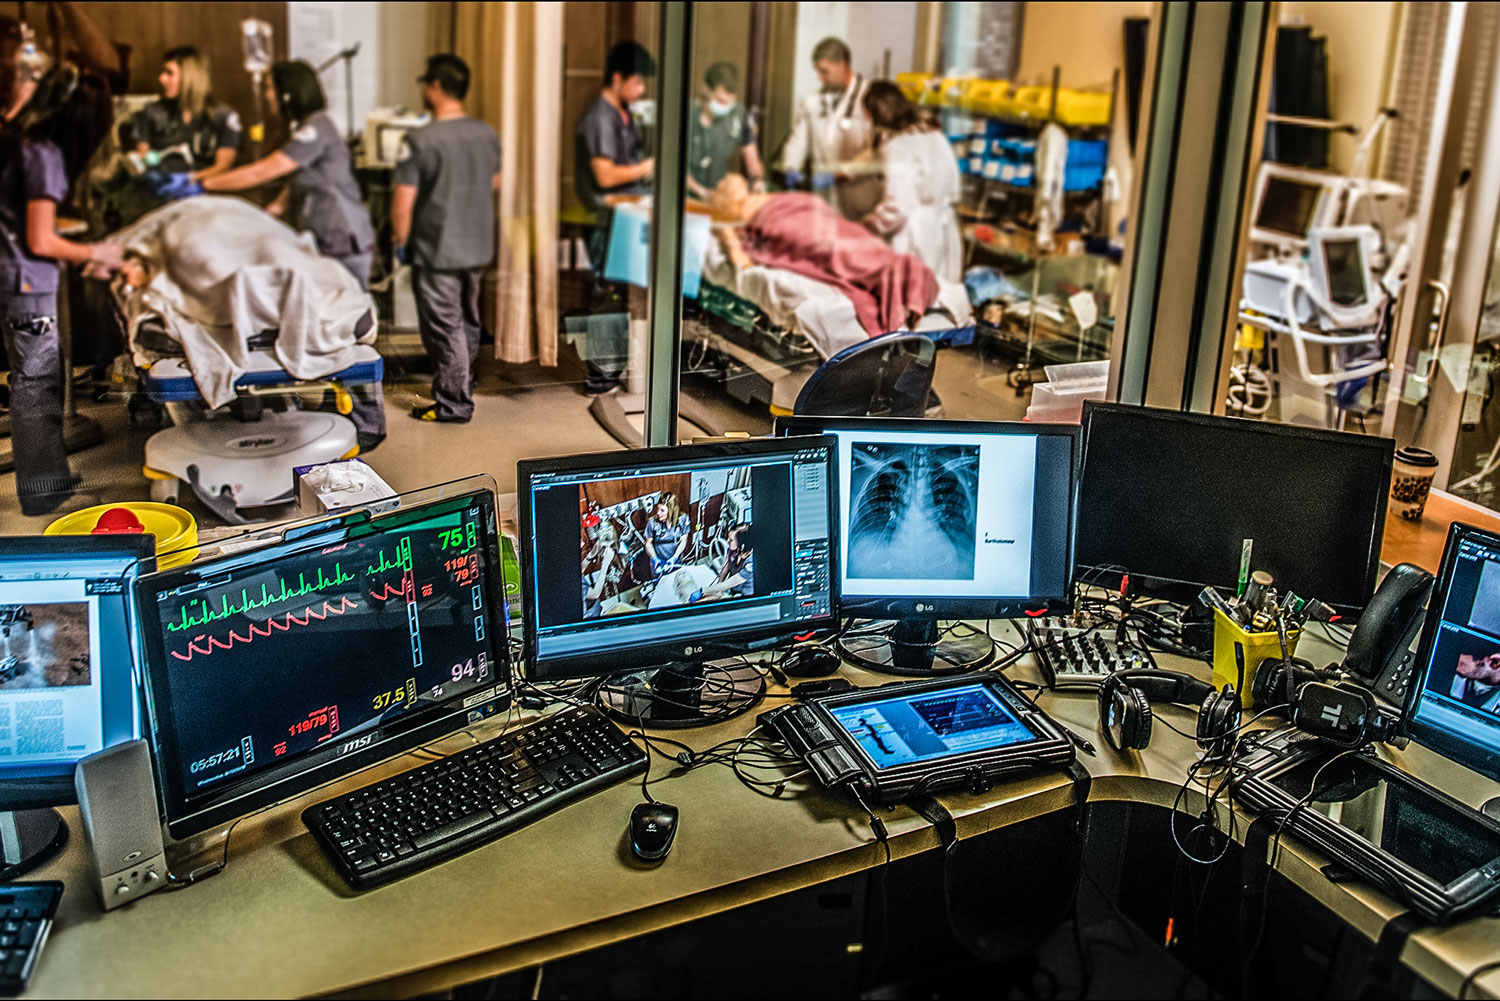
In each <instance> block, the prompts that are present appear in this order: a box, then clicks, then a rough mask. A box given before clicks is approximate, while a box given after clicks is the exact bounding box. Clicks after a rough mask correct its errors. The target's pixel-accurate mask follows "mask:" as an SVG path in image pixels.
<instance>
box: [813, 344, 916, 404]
mask: <svg viewBox="0 0 1500 1001" xmlns="http://www.w3.org/2000/svg"><path fill="white" fill-rule="evenodd" d="M936 359H937V346H936V345H935V344H933V342H932V339H931V338H930V337H928V336H926V335H925V334H913V333H905V332H902V333H893V334H881V335H880V336H878V337H872V338H870V339H869V340H867V341H863V342H861V343H859V344H856V345H854V346H853V347H849V348H845V349H844V350H843V351H840V352H839V353H838V354H836V355H834V356H833V357H832V358H830V359H828V360H827V361H825V362H824V363H823V364H822V365H820V366H819V367H818V370H817V371H815V372H814V373H813V374H812V377H811V378H809V379H808V380H807V383H806V384H805V385H803V387H802V391H801V392H800V393H798V394H797V402H796V403H795V404H794V405H793V407H792V412H793V413H795V414H799V415H808V416H814V417H922V416H925V415H926V412H927V405H928V394H929V393H930V392H931V391H932V373H933V369H934V367H935V366H936Z"/></svg>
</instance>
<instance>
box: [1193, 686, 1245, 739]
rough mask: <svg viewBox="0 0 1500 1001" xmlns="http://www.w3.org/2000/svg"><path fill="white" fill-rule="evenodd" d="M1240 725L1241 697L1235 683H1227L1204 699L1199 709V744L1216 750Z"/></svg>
mask: <svg viewBox="0 0 1500 1001" xmlns="http://www.w3.org/2000/svg"><path fill="white" fill-rule="evenodd" d="M1239 725H1240V697H1239V693H1237V692H1236V691H1235V690H1234V686H1233V685H1225V686H1224V689H1223V691H1219V692H1215V693H1214V694H1212V695H1210V696H1209V697H1208V698H1207V699H1205V700H1204V702H1203V706H1202V708H1200V709H1199V710H1198V732H1197V737H1198V746H1199V747H1202V748H1205V749H1207V750H1214V749H1216V748H1217V747H1218V746H1219V745H1220V744H1222V743H1223V742H1224V741H1225V740H1227V739H1228V738H1229V737H1230V735H1232V734H1233V733H1234V731H1235V730H1236V729H1237V728H1238V727H1239Z"/></svg>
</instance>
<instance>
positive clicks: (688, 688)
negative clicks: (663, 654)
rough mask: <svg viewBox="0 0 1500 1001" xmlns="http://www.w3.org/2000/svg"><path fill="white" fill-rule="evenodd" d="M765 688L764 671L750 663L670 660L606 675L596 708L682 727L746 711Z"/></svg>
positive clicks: (629, 719) (653, 725)
mask: <svg viewBox="0 0 1500 1001" xmlns="http://www.w3.org/2000/svg"><path fill="white" fill-rule="evenodd" d="M765 690H766V679H765V675H763V674H761V673H760V670H759V669H758V668H756V667H755V666H754V665H753V664H749V663H746V662H743V661H738V660H732V661H728V662H726V663H702V662H688V661H672V662H670V663H666V664H662V665H661V666H660V667H655V668H650V669H647V670H644V671H631V672H628V673H624V674H616V675H614V676H612V677H609V678H606V679H605V681H604V683H603V684H602V685H600V686H599V708H601V709H603V710H604V711H605V712H606V713H608V714H609V715H610V716H611V717H613V718H614V719H615V720H617V721H619V722H621V723H626V724H631V725H634V726H640V727H647V728H650V729H657V730H681V729H686V728H688V727H694V726H710V725H712V724H714V723H722V722H723V721H724V720H727V719H731V718H733V717H735V716H738V715H740V714H741V713H744V712H747V711H749V710H750V709H751V708H752V707H754V706H755V705H756V704H757V703H759V702H760V700H761V696H762V695H763V694H764V693H765Z"/></svg>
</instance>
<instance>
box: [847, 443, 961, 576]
mask: <svg viewBox="0 0 1500 1001" xmlns="http://www.w3.org/2000/svg"><path fill="white" fill-rule="evenodd" d="M850 460H851V466H852V468H851V470H850V496H849V567H848V575H849V576H850V577H856V578H871V577H875V578H890V577H901V576H903V575H905V574H907V573H908V572H909V571H910V568H911V567H913V566H921V567H923V568H924V570H925V573H926V575H927V576H929V577H939V578H945V579H953V580H970V579H972V578H973V576H974V549H975V542H974V539H975V534H976V532H977V522H976V520H975V517H974V515H975V499H976V497H977V496H978V492H979V446H978V445H911V444H891V443H886V442H862V443H860V444H857V445H855V446H853V449H852V452H851V455H850Z"/></svg>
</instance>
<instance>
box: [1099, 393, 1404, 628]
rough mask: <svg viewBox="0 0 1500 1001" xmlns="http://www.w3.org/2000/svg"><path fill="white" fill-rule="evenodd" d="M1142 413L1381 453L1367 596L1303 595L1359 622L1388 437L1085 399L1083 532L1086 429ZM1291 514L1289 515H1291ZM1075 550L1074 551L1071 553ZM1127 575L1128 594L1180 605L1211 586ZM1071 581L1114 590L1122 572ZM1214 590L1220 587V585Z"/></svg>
mask: <svg viewBox="0 0 1500 1001" xmlns="http://www.w3.org/2000/svg"><path fill="white" fill-rule="evenodd" d="M1101 412H1103V413H1110V414H1114V413H1120V414H1141V415H1146V416H1149V417H1150V418H1151V419H1154V420H1162V421H1166V422H1170V423H1178V424H1192V425H1196V426H1198V427H1222V426H1223V424H1222V422H1224V421H1232V422H1234V427H1235V428H1236V429H1237V430H1238V429H1243V430H1246V431H1252V432H1257V431H1258V432H1260V433H1263V434H1265V435H1267V436H1270V437H1281V438H1286V439H1303V440H1308V441H1319V442H1325V443H1328V442H1335V441H1337V442H1339V443H1341V444H1344V445H1347V446H1348V447H1351V448H1368V449H1370V450H1372V451H1380V452H1383V453H1384V455H1383V456H1382V466H1383V467H1384V469H1385V485H1384V486H1383V487H1382V489H1381V490H1380V491H1379V496H1378V498H1377V499H1376V504H1375V520H1374V523H1373V525H1372V528H1371V535H1370V541H1369V547H1368V552H1369V559H1368V562H1367V565H1366V568H1365V580H1364V585H1363V587H1362V590H1363V592H1364V594H1365V596H1366V597H1365V601H1364V604H1361V605H1349V604H1339V603H1334V602H1331V601H1328V599H1327V598H1326V597H1324V596H1323V595H1305V596H1304V597H1311V598H1319V599H1321V600H1323V601H1325V602H1327V603H1328V605H1329V606H1330V607H1331V608H1333V609H1334V611H1335V612H1337V613H1338V614H1339V615H1340V616H1341V617H1342V619H1343V620H1344V621H1346V622H1349V623H1351V624H1352V623H1354V622H1358V621H1359V617H1360V615H1361V614H1362V613H1363V612H1364V609H1365V605H1368V604H1369V601H1370V596H1372V595H1373V594H1374V593H1375V583H1376V580H1377V578H1378V577H1379V575H1380V551H1381V546H1382V545H1383V538H1384V531H1385V513H1386V505H1387V503H1388V502H1389V500H1390V474H1391V469H1392V468H1393V465H1394V463H1395V452H1396V443H1395V442H1394V441H1392V440H1391V439H1390V438H1381V437H1377V436H1372V435H1362V434H1353V433H1352V432H1345V431H1326V430H1323V429H1322V428H1309V427H1302V426H1299V425H1295V424H1275V423H1272V422H1270V421H1253V420H1248V419H1246V418H1242V417H1219V416H1215V415H1213V414H1198V413H1192V412H1190V411H1185V410H1167V409H1165V408H1161V407H1143V406H1137V405H1135V404H1127V403H1108V402H1105V401H1103V400H1085V401H1084V404H1083V419H1082V422H1081V424H1080V427H1081V428H1082V431H1083V443H1082V447H1083V455H1082V458H1081V459H1080V461H1079V465H1078V509H1077V514H1076V517H1077V518H1078V519H1079V521H1078V528H1079V531H1082V530H1083V527H1084V526H1083V524H1082V518H1083V493H1084V483H1085V479H1086V477H1087V476H1088V457H1089V449H1088V443H1089V429H1090V427H1091V426H1092V421H1093V418H1094V415H1096V414H1099V413H1101ZM1289 516H1290V515H1289ZM1075 552H1076V550H1075ZM1125 573H1128V574H1129V576H1130V591H1131V593H1132V594H1141V595H1146V596H1148V597H1154V598H1162V599H1164V600H1167V601H1172V602H1176V603H1178V604H1185V605H1191V604H1193V603H1195V602H1196V601H1197V599H1198V594H1199V593H1200V592H1201V591H1202V590H1203V588H1204V587H1205V586H1207V585H1208V583H1209V582H1206V581H1189V580H1181V579H1178V578H1172V577H1155V576H1151V575H1149V574H1146V573H1144V572H1143V571H1141V570H1139V569H1134V568H1130V567H1126V568H1125ZM1074 575H1075V579H1076V580H1078V581H1080V582H1085V581H1086V582H1087V583H1089V584H1099V585H1101V586H1104V587H1107V588H1113V589H1116V590H1118V588H1119V587H1120V584H1121V579H1122V576H1123V574H1122V573H1121V571H1119V570H1117V569H1114V568H1113V567H1097V566H1092V565H1085V564H1083V563H1079V564H1078V565H1077V566H1076V567H1075V568H1074ZM1216 586H1224V585H1223V582H1220V583H1219V584H1218V585H1216Z"/></svg>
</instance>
